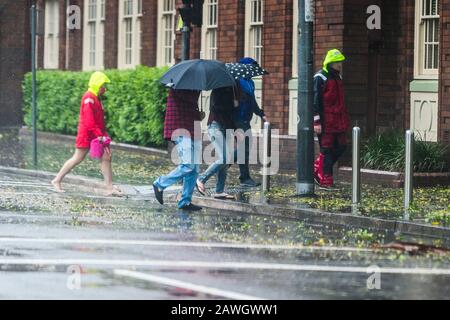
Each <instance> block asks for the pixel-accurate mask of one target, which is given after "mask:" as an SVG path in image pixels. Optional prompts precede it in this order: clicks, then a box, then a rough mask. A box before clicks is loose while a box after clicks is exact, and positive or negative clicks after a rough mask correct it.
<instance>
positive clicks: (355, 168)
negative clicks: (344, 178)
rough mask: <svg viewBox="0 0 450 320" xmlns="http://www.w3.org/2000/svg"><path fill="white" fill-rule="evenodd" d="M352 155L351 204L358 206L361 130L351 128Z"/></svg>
mask: <svg viewBox="0 0 450 320" xmlns="http://www.w3.org/2000/svg"><path fill="white" fill-rule="evenodd" d="M352 145H353V152H352V153H353V155H352V158H353V160H352V175H353V177H352V203H353V204H359V203H360V202H361V161H360V146H361V129H360V128H359V127H354V128H353V142H352Z"/></svg>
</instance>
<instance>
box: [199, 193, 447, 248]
mask: <svg viewBox="0 0 450 320" xmlns="http://www.w3.org/2000/svg"><path fill="white" fill-rule="evenodd" d="M194 200H195V203H196V204H198V205H200V206H204V207H207V208H213V209H220V210H228V211H236V212H244V213H248V214H256V215H267V216H271V217H277V218H283V219H292V220H301V221H304V222H307V223H310V224H331V225H339V226H343V227H347V228H348V227H353V228H361V229H369V230H374V231H378V232H381V233H392V234H393V235H396V236H403V237H404V238H407V239H408V240H412V241H417V242H423V243H427V244H430V245H433V244H434V243H433V242H434V241H435V240H440V241H441V245H443V246H445V247H450V228H445V227H437V226H430V225H424V224H419V223H414V222H407V221H395V220H386V219H380V218H372V217H363V216H356V215H352V214H343V213H330V212H323V211H320V210H315V209H304V208H293V207H284V206H279V205H267V204H247V203H236V202H230V201H224V200H216V199H209V198H203V197H194Z"/></svg>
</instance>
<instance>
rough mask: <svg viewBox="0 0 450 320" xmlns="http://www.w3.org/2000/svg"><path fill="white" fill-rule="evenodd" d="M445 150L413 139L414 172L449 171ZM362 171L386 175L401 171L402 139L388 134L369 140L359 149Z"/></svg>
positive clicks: (436, 145) (402, 166) (446, 151)
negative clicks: (389, 172) (370, 170)
mask: <svg viewBox="0 0 450 320" xmlns="http://www.w3.org/2000/svg"><path fill="white" fill-rule="evenodd" d="M449 159H450V156H449V150H448V146H446V145H443V144H440V143H433V142H425V141H422V140H421V139H420V137H417V136H416V141H415V142H414V171H415V172H445V171H448V170H449V168H450V163H449V162H450V160H449ZM361 164H362V166H363V167H364V168H367V169H375V170H386V171H404V169H405V137H404V135H403V134H402V133H400V132H395V131H390V132H386V133H383V134H381V135H377V136H375V137H373V138H370V139H369V140H368V141H367V142H366V143H365V144H364V145H363V148H362V157H361Z"/></svg>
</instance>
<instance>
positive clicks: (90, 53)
mask: <svg viewBox="0 0 450 320" xmlns="http://www.w3.org/2000/svg"><path fill="white" fill-rule="evenodd" d="M85 17H86V19H85V32H84V35H83V42H84V45H83V48H84V49H83V51H84V53H83V69H84V70H101V69H103V68H104V64H103V62H104V46H105V43H104V42H105V0H85Z"/></svg>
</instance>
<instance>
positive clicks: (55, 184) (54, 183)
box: [52, 180, 65, 193]
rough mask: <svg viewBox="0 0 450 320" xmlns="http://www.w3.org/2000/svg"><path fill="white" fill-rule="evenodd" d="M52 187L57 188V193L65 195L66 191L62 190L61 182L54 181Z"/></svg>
mask: <svg viewBox="0 0 450 320" xmlns="http://www.w3.org/2000/svg"><path fill="white" fill-rule="evenodd" d="M52 185H53V186H54V187H55V190H56V192H58V193H64V192H65V191H64V190H63V189H62V188H61V182H59V181H56V180H52Z"/></svg>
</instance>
